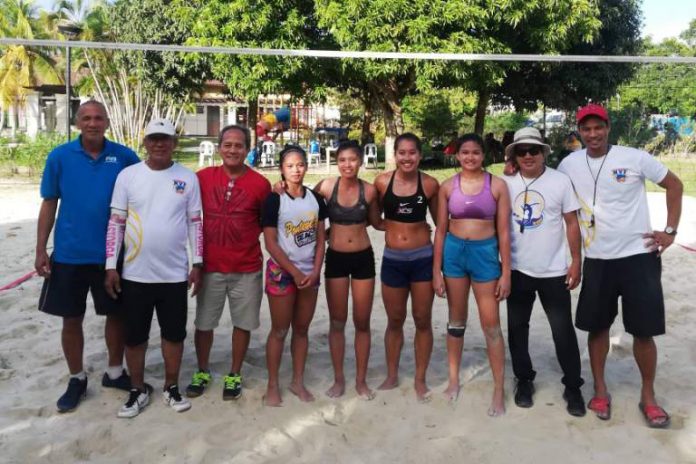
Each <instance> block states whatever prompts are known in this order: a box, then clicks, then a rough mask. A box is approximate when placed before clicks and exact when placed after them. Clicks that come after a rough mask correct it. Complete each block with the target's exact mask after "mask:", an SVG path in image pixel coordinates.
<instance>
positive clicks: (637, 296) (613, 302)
mask: <svg viewBox="0 0 696 464" xmlns="http://www.w3.org/2000/svg"><path fill="white" fill-rule="evenodd" d="M582 274H583V276H582V290H581V291H580V300H579V301H578V309H577V312H576V315H575V326H576V327H577V328H578V329H581V330H586V331H588V332H597V331H602V330H606V329H608V328H609V327H611V324H612V323H613V322H614V319H615V318H616V316H617V314H618V299H619V297H621V314H622V317H623V323H624V328H625V329H626V332H628V333H630V334H631V335H634V336H636V337H652V336H655V335H662V334H664V333H665V302H664V297H663V295H662V282H661V281H660V278H661V276H662V262H661V260H660V257H659V256H657V253H641V254H639V255H633V256H628V257H626V258H618V259H592V258H585V261H584V263H583V272H582Z"/></svg>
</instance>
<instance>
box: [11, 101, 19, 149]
mask: <svg viewBox="0 0 696 464" xmlns="http://www.w3.org/2000/svg"><path fill="white" fill-rule="evenodd" d="M10 122H11V123H12V126H11V127H12V131H11V132H10V138H11V139H12V140H16V139H17V129H18V128H19V104H18V103H17V101H16V100H15V101H14V102H13V103H12V118H11V119H10Z"/></svg>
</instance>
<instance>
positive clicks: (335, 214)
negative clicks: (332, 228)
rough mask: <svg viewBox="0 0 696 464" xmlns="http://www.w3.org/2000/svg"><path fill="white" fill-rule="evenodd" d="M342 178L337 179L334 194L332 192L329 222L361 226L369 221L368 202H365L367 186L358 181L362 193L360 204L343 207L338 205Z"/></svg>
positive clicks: (359, 197)
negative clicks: (339, 186)
mask: <svg viewBox="0 0 696 464" xmlns="http://www.w3.org/2000/svg"><path fill="white" fill-rule="evenodd" d="M340 180H341V178H340V177H339V178H338V179H336V184H335V185H334V188H333V192H331V198H330V199H329V204H328V208H329V221H331V223H332V224H343V225H351V224H361V223H363V222H366V221H367V201H365V185H364V184H363V182H362V181H361V180H358V183H359V184H360V193H359V195H358V202H357V203H356V204H354V205H353V206H341V205H340V204H339V203H338V183H339V182H340Z"/></svg>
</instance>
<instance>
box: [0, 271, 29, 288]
mask: <svg viewBox="0 0 696 464" xmlns="http://www.w3.org/2000/svg"><path fill="white" fill-rule="evenodd" d="M35 275H36V271H31V272H29V273H27V274H24V275H23V276H22V277H20V278H19V279H17V280H15V281H14V282H10V283H9V284H7V285H5V286H4V287H0V292H2V291H5V290H9V289H11V288H15V287H16V286H17V285H19V284H21V283H24V282H26V281H27V280H29V279H31V278H32V277H34V276H35Z"/></svg>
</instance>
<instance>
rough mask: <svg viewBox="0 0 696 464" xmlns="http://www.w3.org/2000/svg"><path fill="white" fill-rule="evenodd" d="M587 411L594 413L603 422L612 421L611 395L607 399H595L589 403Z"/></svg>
mask: <svg viewBox="0 0 696 464" xmlns="http://www.w3.org/2000/svg"><path fill="white" fill-rule="evenodd" d="M587 409H590V410H592V411H594V413H595V415H596V416H597V417H598V418H600V419H602V420H609V419H611V395H607V396H606V397H605V398H599V397H597V396H595V397H593V398H592V399H591V400H590V402H589V403H587Z"/></svg>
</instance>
